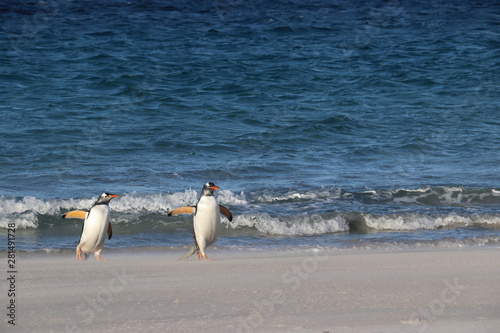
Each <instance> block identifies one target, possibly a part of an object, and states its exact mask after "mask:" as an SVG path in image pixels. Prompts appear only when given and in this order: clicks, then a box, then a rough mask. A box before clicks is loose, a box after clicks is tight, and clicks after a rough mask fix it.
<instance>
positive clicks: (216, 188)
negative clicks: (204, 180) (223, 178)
mask: <svg viewBox="0 0 500 333" xmlns="http://www.w3.org/2000/svg"><path fill="white" fill-rule="evenodd" d="M209 189H211V190H214V191H217V190H218V189H219V188H218V187H217V186H215V185H214V186H210V187H209Z"/></svg>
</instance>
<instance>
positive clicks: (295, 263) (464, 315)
mask: <svg viewBox="0 0 500 333" xmlns="http://www.w3.org/2000/svg"><path fill="white" fill-rule="evenodd" d="M182 254H183V253H182V251H172V252H169V253H162V252H160V251H151V252H147V253H144V252H142V253H140V252H133V253H127V252H123V253H114V252H112V251H108V252H105V253H103V258H104V259H106V261H104V262H98V261H96V260H95V258H94V257H90V258H89V259H88V260H87V261H86V262H78V261H77V260H76V259H75V258H74V253H72V254H71V255H70V256H67V255H66V254H64V255H62V254H42V253H36V254H34V253H32V254H27V253H22V254H18V263H17V269H18V274H17V280H16V287H17V291H18V292H17V294H16V297H15V300H16V305H17V307H16V326H15V327H13V326H12V325H9V324H8V323H7V319H8V318H7V317H6V316H4V320H3V321H2V323H1V324H0V327H2V331H3V329H4V327H6V328H7V331H8V332H10V331H16V332H29V331H41V332H94V331H96V330H99V331H101V332H136V331H137V330H138V329H141V330H145V331H163V332H201V331H203V332H319V333H323V332H469V331H470V329H474V331H477V332H494V329H497V328H498V327H499V325H500V317H499V316H498V314H499V313H500V266H499V265H497V263H498V262H500V250H499V249H498V248H484V247H481V248H479V247H474V248H462V249H434V248H430V249H418V250H416V249H411V250H407V249H397V250H394V249H386V250H378V249H377V250H352V249H340V250H338V249H335V250H330V251H321V250H306V251H290V252H288V251H258V252H257V251H255V252H250V253H248V252H247V253H241V252H237V253H234V252H230V251H226V250H224V251H217V250H213V251H211V253H210V254H211V258H212V259H214V260H213V261H209V262H205V261H198V260H197V259H196V258H194V257H193V258H191V259H190V260H187V261H178V260H177V259H178V257H179V256H180V255H182ZM210 254H209V255H210ZM178 255H179V256H178ZM1 299H2V300H3V301H2V303H3V304H2V306H4V305H6V301H7V300H6V299H5V297H2V298H1Z"/></svg>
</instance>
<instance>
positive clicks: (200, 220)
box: [168, 182, 233, 260]
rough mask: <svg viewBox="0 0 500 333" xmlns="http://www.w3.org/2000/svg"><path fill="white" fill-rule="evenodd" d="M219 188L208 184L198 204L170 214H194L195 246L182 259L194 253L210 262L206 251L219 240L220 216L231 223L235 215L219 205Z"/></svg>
mask: <svg viewBox="0 0 500 333" xmlns="http://www.w3.org/2000/svg"><path fill="white" fill-rule="evenodd" d="M218 189H219V187H218V186H217V185H215V184H214V183H212V182H208V183H206V184H205V185H204V186H203V188H202V190H201V195H200V198H199V199H198V203H197V204H196V205H195V206H187V207H179V208H176V209H174V210H172V211H171V212H170V213H168V216H172V215H176V214H193V215H194V216H193V239H194V246H193V247H192V248H191V249H190V250H189V251H188V252H187V253H186V254H185V255H184V256H182V257H181V258H180V259H181V260H185V259H188V258H189V257H191V256H192V255H193V254H194V253H196V256H197V257H198V259H205V260H208V257H207V255H206V254H205V249H206V248H207V247H208V246H210V245H212V244H213V243H214V242H215V241H216V240H217V233H218V231H219V227H220V214H223V215H224V216H226V217H227V218H228V220H229V221H232V220H233V215H232V214H231V212H230V211H229V209H227V208H226V207H224V206H222V205H219V203H218V202H217V199H216V198H215V196H214V191H217V190H218Z"/></svg>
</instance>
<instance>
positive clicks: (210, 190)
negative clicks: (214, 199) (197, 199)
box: [201, 182, 219, 195]
mask: <svg viewBox="0 0 500 333" xmlns="http://www.w3.org/2000/svg"><path fill="white" fill-rule="evenodd" d="M218 189H219V187H218V186H217V185H215V184H214V183H212V182H208V183H206V184H205V185H203V190H202V192H201V195H214V191H217V190H218Z"/></svg>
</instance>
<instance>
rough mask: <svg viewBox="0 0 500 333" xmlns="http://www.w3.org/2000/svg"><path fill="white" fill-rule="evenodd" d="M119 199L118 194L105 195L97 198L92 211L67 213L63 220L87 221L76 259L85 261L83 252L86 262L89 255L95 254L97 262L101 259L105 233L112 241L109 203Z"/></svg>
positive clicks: (77, 247)
mask: <svg viewBox="0 0 500 333" xmlns="http://www.w3.org/2000/svg"><path fill="white" fill-rule="evenodd" d="M116 197H118V195H116V194H109V193H103V194H101V195H100V196H99V198H97V201H96V202H95V203H94V204H93V205H92V207H90V210H88V211H85V210H73V211H71V212H67V213H66V214H64V215H63V216H62V218H63V219H64V218H78V219H85V221H84V222H83V228H82V235H81V236H80V241H79V242H78V245H77V246H76V259H78V260H83V258H82V252H83V253H84V254H85V260H87V258H88V257H89V253H94V255H95V257H96V259H97V260H102V259H101V250H102V247H103V245H104V239H105V237H106V235H105V233H106V231H107V232H108V239H111V236H112V235H113V230H112V228H111V223H110V222H109V212H110V209H109V205H108V204H109V202H110V201H111V199H113V198H116Z"/></svg>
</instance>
